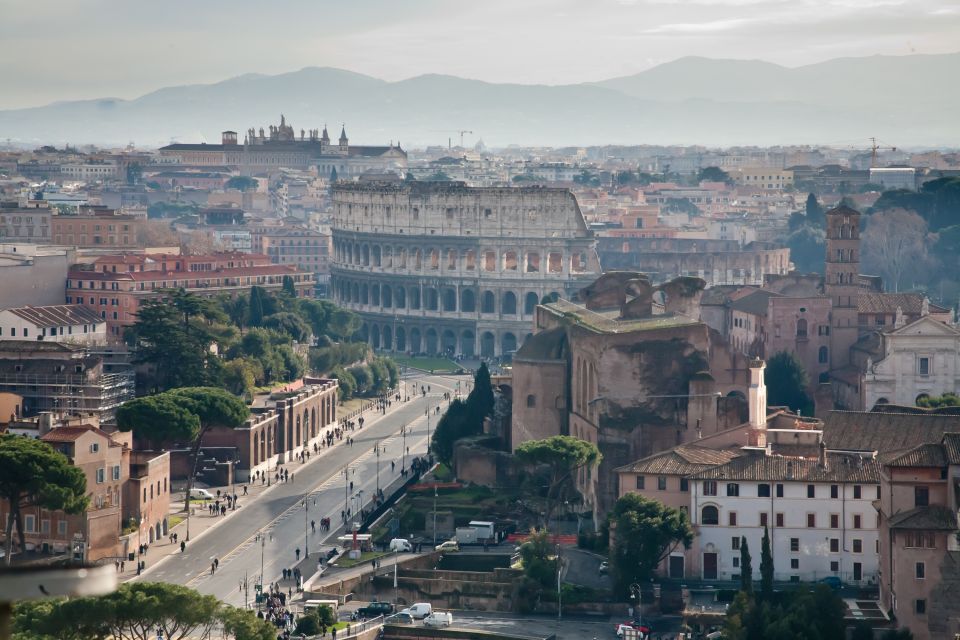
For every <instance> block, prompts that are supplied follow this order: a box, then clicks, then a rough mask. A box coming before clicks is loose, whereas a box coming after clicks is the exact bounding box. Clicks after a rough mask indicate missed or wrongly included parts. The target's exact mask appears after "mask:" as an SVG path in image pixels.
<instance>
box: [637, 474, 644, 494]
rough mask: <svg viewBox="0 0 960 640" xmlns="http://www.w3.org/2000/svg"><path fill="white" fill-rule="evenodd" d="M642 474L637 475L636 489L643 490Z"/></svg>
mask: <svg viewBox="0 0 960 640" xmlns="http://www.w3.org/2000/svg"><path fill="white" fill-rule="evenodd" d="M643 481H644V476H637V489H639V490H640V491H643Z"/></svg>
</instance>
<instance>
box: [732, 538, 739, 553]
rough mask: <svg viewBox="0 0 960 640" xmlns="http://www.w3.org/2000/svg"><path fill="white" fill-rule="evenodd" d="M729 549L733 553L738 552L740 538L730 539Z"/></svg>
mask: <svg viewBox="0 0 960 640" xmlns="http://www.w3.org/2000/svg"><path fill="white" fill-rule="evenodd" d="M730 548H731V549H733V550H734V551H738V550H739V549H740V536H733V537H732V538H730Z"/></svg>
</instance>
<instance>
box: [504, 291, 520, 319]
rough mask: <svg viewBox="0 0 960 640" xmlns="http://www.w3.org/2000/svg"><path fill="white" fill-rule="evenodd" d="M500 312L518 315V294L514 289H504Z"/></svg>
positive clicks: (507, 314) (506, 314)
mask: <svg viewBox="0 0 960 640" xmlns="http://www.w3.org/2000/svg"><path fill="white" fill-rule="evenodd" d="M500 313H501V314H502V315H505V316H515V315H517V294H515V293H514V292H513V291H504V292H503V298H502V301H501V302H500Z"/></svg>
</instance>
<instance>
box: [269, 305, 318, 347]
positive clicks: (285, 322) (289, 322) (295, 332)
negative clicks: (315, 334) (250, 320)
mask: <svg viewBox="0 0 960 640" xmlns="http://www.w3.org/2000/svg"><path fill="white" fill-rule="evenodd" d="M263 326H264V328H267V329H273V330H274V331H277V332H279V333H285V334H287V335H288V336H290V337H291V338H293V339H294V340H296V341H297V342H306V341H307V338H309V337H310V327H309V326H307V323H306V322H304V321H303V320H302V319H301V318H300V316H298V315H297V314H295V313H291V312H289V311H281V312H279V313H275V314H273V315H272V316H267V317H266V318H264V319H263Z"/></svg>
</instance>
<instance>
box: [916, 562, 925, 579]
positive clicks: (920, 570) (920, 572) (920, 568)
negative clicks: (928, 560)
mask: <svg viewBox="0 0 960 640" xmlns="http://www.w3.org/2000/svg"><path fill="white" fill-rule="evenodd" d="M914 571H915V573H916V576H917V580H923V579H924V578H926V577H927V567H926V565H925V564H924V563H922V562H918V563H917V564H916V567H915V569H914Z"/></svg>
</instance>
